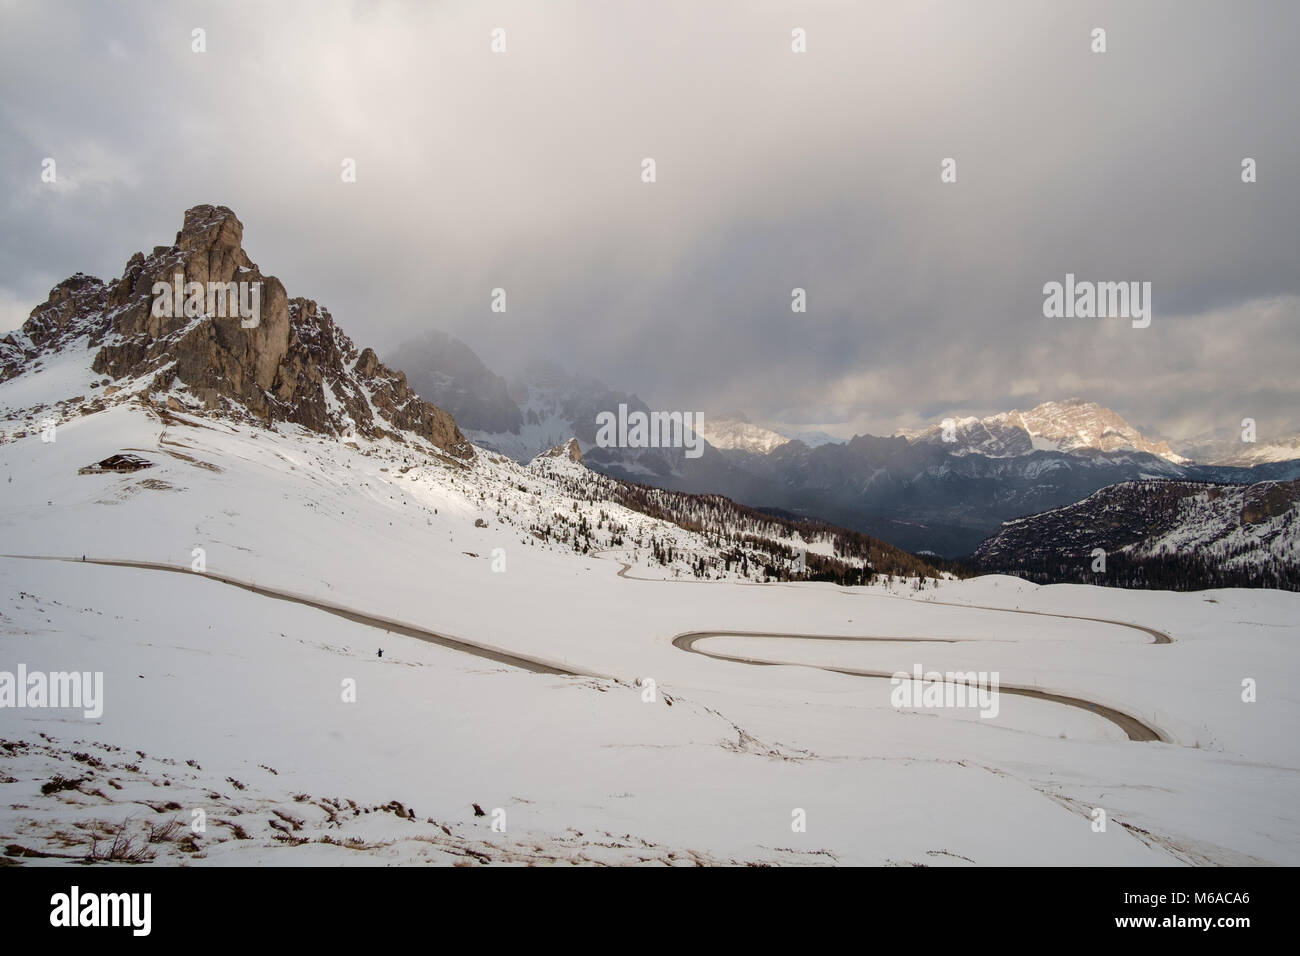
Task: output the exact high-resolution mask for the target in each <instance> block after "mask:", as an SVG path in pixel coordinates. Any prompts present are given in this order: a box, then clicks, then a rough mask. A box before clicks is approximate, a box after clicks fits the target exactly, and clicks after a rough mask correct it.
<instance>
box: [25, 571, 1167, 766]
mask: <svg viewBox="0 0 1300 956" xmlns="http://www.w3.org/2000/svg"><path fill="white" fill-rule="evenodd" d="M0 558H11V559H16V560H24V561H61V562H66V563H70V564H98V565H107V566H110V567H123V568H136V569H139V570H145V571H167V572H171V573H173V574H185V575H189V576H191V577H193V576H197V577H200V578H205V579H207V580H210V581H216V582H219V583H221V584H227V585H230V586H232V587H237V588H241V589H243V590H245V591H251V592H252V593H254V594H259V595H261V596H263V597H268V598H272V599H274V600H278V601H288V602H290V603H292V604H300V605H303V606H305V607H311V608H315V609H317V610H320V611H324V612H326V613H327V614H333V615H336V616H337V617H341V618H344V619H345V620H349V621H353V622H354V623H357V624H363V625H366V626H368V627H374V628H380V629H383V630H385V631H390V632H392V633H395V634H401V635H404V636H406V637H413V638H415V639H416V640H421V641H427V642H428V643H430V644H437V645H439V646H440V647H446V648H449V649H451V650H455V651H460V652H461V653H465V654H471V655H473V656H475V657H479V658H482V659H484V660H489V661H493V662H495V663H499V664H506V665H509V666H511V667H518V668H520V669H522V670H526V671H530V672H532V673H535V674H557V675H563V676H569V677H607V676H608V675H603V674H596V673H594V672H591V671H586V670H582V669H579V668H575V667H573V666H572V665H569V664H564V663H560V662H557V661H551V660H546V659H544V658H539V657H530V656H526V655H523V654H516V653H513V652H511V651H506V650H503V649H501V648H495V647H491V646H488V645H485V644H479V643H477V642H474V641H468V640H465V639H464V638H460V637H453V636H450V635H447V634H441V633H439V632H437V631H431V630H429V629H427V628H422V627H417V626H416V625H413V624H408V623H405V622H403V621H397V620H394V619H392V618H388V617H383V616H380V615H376V614H368V613H366V612H364V611H358V610H355V609H353V608H348V607H343V606H342V605H338V604H332V603H329V602H327V601H320V600H317V599H315V598H312V597H309V596H307V595H304V594H297V593H294V592H292V591H283V590H280V589H278V588H269V587H266V586H264V585H260V584H254V583H252V582H251V581H241V580H239V579H238V578H232V577H229V576H227V575H223V574H218V573H216V572H213V571H193V570H191V569H190V568H188V567H181V566H177V565H172V564H161V563H156V562H150V561H131V560H126V559H120V558H91V557H84V558H76V557H64V556H58V555H37V554H3V555H0ZM619 564H620V565H621V568H620V570H619V572H618V576H619V577H622V578H627V574H628V572H629V571H630V570H631V568H632V566H631V565H630V564H627V563H625V562H619ZM627 579H628V580H634V581H643V580H649V581H656V579H646V578H627ZM683 583H684V582H683ZM760 586H761V585H760ZM898 600H907V599H906V598H899V599H898ZM924 603H926V604H937V605H941V606H946V607H960V608H974V609H977V610H984V611H999V612H1003V613H1007V614H1035V615H1039V616H1042V617H1053V618H1063V619H1068V620H1076V621H1093V622H1096V623H1099V624H1110V625H1114V626H1117V627H1126V628H1131V629H1133V630H1136V631H1140V632H1142V633H1144V634H1147V635H1150V636H1151V638H1152V643H1154V644H1169V643H1172V640H1173V639H1172V638H1171V637H1170V636H1169V635H1168V634H1166V633H1164V632H1163V631H1158V630H1156V629H1155V628H1151V627H1146V626H1144V625H1141V624H1134V623H1131V622H1129V621H1117V620H1111V619H1108V618H1096V617H1085V616H1082V615H1077V614H1053V613H1050V612H1048V611H1028V610H1020V609H1018V608H1002V607H991V606H986V605H976V604H961V603H957V602H949V601H926V602H924ZM712 637H761V638H777V639H781V640H794V641H809V640H814V641H875V642H882V643H895V644H896V643H928V644H954V643H960V642H961V640H962V639H960V638H925V637H871V636H862V635H824V634H774V633H767V632H753V631H722V630H712V631H687V632H686V633H683V634H678V635H677V636H676V637H674V638H673V639H672V645H673V646H674V647H676V648H678V649H679V650H682V651H686V652H687V653H690V654H700V655H702V656H704V657H711V658H713V659H715V660H722V661H729V662H731V663H736V664H751V665H757V666H764V667H779V666H783V665H784V666H802V667H815V668H817V669H818V670H824V671H831V672H833V673H837V674H846V675H849V676H852V677H863V678H870V679H875V680H889V679H890V678H892V677H893V672H887V671H870V670H857V669H853V668H844V667H827V666H821V665H816V664H800V665H790V664H788V663H787V662H782V661H766V660H758V659H755V658H749V657H740V656H736V655H732V654H721V653H717V652H713V651H709V650H705V649H703V648H700V647H697V646H696V645H697V644H698V643H699V642H700V641H703V640H705V639H707V638H712ZM998 689H999V691H1001V692H1002V693H1006V694H1012V695H1015V696H1019V697H1030V698H1035V699H1038V700H1046V701H1051V702H1053V703H1057V704H1062V705H1064V706H1067V707H1075V708H1078V709H1081V710H1086V711H1088V712H1089V713H1092V714H1096V715H1097V716H1098V717H1102V718H1104V719H1106V720H1109V721H1110V722H1111V723H1113V724H1115V725H1116V726H1117V727H1119V728H1120V729H1121V730H1123V731H1124V733H1125V734H1126V735H1127V736H1128V738H1129V739H1130V740H1135V741H1143V742H1146V741H1162V742H1169V738H1168V737H1167V736H1166V735H1165V734H1164V733H1162V732H1161V731H1160V730H1159V729H1158V728H1156V727H1153V726H1151V725H1150V724H1146V723H1144V722H1142V721H1140V720H1138V719H1137V718H1136V717H1133V716H1131V715H1129V714H1126V713H1123V712H1122V711H1119V710H1116V709H1115V708H1113V707H1107V706H1106V705H1104V704H1098V703H1094V702H1093V701H1089V700H1085V699H1083V698H1081V697H1074V696H1071V695H1068V694H1059V693H1054V692H1051V691H1045V690H1041V689H1038V688H1033V687H1014V686H1011V687H1009V686H1006V685H1002V686H1000V687H999V688H998Z"/></svg>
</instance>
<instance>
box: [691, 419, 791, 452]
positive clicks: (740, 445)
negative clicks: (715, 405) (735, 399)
mask: <svg viewBox="0 0 1300 956" xmlns="http://www.w3.org/2000/svg"><path fill="white" fill-rule="evenodd" d="M699 432H700V434H701V435H703V436H704V438H705V439H706V440H707V441H708V443H709V444H710V445H712V446H713V447H714V448H724V449H727V450H729V451H747V452H750V453H751V454H755V455H766V454H768V453H769V452H771V451H773V450H774V449H777V448H780V447H781V446H782V445H784V444H785V443H786V442H788V441H789V440H790V439H789V438H787V437H786V436H785V435H782V434H781V433H779V432H775V431H773V430H772V429H770V428H764V427H763V426H762V425H754V424H752V423H751V422H750V421H749V419H748V418H747V417H746V416H744V415H743V414H740V413H737V412H732V413H728V414H726V415H723V416H720V417H715V418H709V417H708V416H707V415H706V416H705V417H704V424H703V425H701V426H700V428H699Z"/></svg>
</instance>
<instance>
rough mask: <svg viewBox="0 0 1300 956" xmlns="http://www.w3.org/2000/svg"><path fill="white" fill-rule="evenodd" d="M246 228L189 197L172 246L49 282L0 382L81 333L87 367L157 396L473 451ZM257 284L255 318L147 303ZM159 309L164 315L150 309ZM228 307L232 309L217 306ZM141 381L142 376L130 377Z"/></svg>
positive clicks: (3, 346) (0, 344) (4, 352)
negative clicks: (185, 288) (99, 274)
mask: <svg viewBox="0 0 1300 956" xmlns="http://www.w3.org/2000/svg"><path fill="white" fill-rule="evenodd" d="M243 235H244V227H243V224H242V223H240V221H239V219H238V218H237V217H236V216H235V214H234V212H232V211H231V210H230V209H228V208H227V207H225V206H207V205H205V206H195V207H194V208H193V209H190V210H188V211H187V212H186V213H185V220H184V224H183V225H182V227H181V230H180V231H179V232H178V233H177V234H176V240H175V242H174V243H172V245H170V246H157V247H155V248H154V249H153V251H152V252H151V253H150V254H149V255H148V256H146V255H145V254H144V253H139V252H137V253H136V254H135V255H133V256H132V257H131V258H130V260H129V261H128V262H127V264H126V268H125V270H124V271H123V274H122V277H121V278H120V279H117V280H115V281H113V282H111V283H107V284H105V283H103V282H101V281H100V280H99V279H96V278H94V277H92V276H85V275H82V274H80V273H78V274H77V275H75V276H73V277H72V278H70V279H67V280H65V281H64V282H62V283H60V284H59V285H58V286H56V287H55V288H54V290H53V291H52V292H51V293H50V298H49V300H48V301H46V302H45V303H44V304H42V305H40V306H37V307H36V309H34V310H33V311H32V314H31V316H30V317H29V318H28V320H27V322H26V323H25V324H24V325H23V327H22V329H21V330H19V331H18V332H17V333H13V334H11V335H9V336H6V337H5V338H4V339H3V340H0V381H3V380H5V379H6V378H11V377H13V376H14V375H17V374H20V373H21V372H22V371H23V370H24V369H25V368H28V367H30V366H31V364H32V363H33V362H34V361H37V360H39V358H40V357H41V356H42V355H44V354H46V353H48V352H50V351H52V350H55V349H60V348H63V347H66V346H67V345H70V344H72V343H73V342H75V341H76V340H78V339H79V338H80V337H81V336H86V337H87V343H88V345H89V346H90V347H91V348H92V349H93V348H96V347H97V349H98V350H97V351H96V352H95V354H94V357H93V359H92V365H91V367H92V369H93V371H94V372H95V373H97V374H102V375H105V376H106V377H107V378H109V379H112V380H114V381H115V382H117V383H118V384H125V383H130V384H131V390H132V391H133V392H140V391H143V392H146V393H148V394H149V396H150V397H151V399H154V398H155V397H157V393H165V394H166V396H167V397H166V398H162V400H161V403H162V404H170V405H171V407H173V408H175V407H177V405H180V406H181V407H194V408H203V409H206V410H208V411H219V412H226V413H232V414H247V415H250V416H252V417H254V418H256V419H258V420H260V421H262V422H263V423H265V424H268V425H269V424H271V423H272V422H292V423H294V424H297V425H301V426H302V427H304V428H307V429H310V430H312V431H317V432H322V433H325V434H330V435H338V436H341V435H348V434H358V435H362V436H365V437H371V438H373V437H379V436H382V435H389V436H391V437H395V438H398V439H401V435H400V434H398V433H399V432H403V431H409V432H413V433H415V434H416V435H419V436H420V437H422V438H424V439H426V440H428V441H429V442H431V443H432V444H434V445H436V446H438V447H439V448H441V449H442V450H443V451H445V452H446V453H448V454H450V455H454V456H456V457H460V458H471V457H473V449H472V447H471V446H470V444H469V442H468V441H466V440H465V437H464V436H463V435H462V434H461V432H460V430H459V429H458V428H457V426H456V423H455V421H454V420H453V419H452V417H451V416H450V415H448V414H447V413H446V412H444V411H442V410H441V409H439V408H438V407H436V406H434V405H431V404H429V403H428V402H425V401H424V400H422V399H421V398H420V397H419V396H418V395H416V394H415V392H413V391H412V390H411V389H410V388H409V386H408V385H407V381H406V376H405V375H403V374H402V373H401V372H399V371H394V370H392V369H389V368H388V367H387V366H385V365H384V364H383V363H382V362H380V361H379V358H378V356H377V355H375V353H374V352H373V351H372V350H371V349H364V350H358V349H357V347H356V346H355V345H354V344H353V342H352V340H351V339H350V338H348V336H347V335H345V334H344V333H343V331H342V330H341V329H339V328H338V326H336V325H335V324H334V321H333V319H332V318H331V316H330V314H329V312H328V310H326V309H324V308H322V307H320V306H319V305H317V304H316V303H315V302H313V301H312V300H310V299H303V298H295V299H292V300H291V299H289V297H288V296H287V294H286V293H285V290H284V286H283V285H282V284H281V282H280V280H279V279H277V278H275V277H274V276H266V275H263V274H262V272H261V270H260V269H259V268H258V267H257V264H256V263H254V262H253V261H252V260H251V259H249V257H248V255H247V254H246V253H245V252H244V249H243ZM177 276H179V277H180V280H179V281H180V282H181V283H191V282H197V283H200V284H201V285H202V286H203V287H204V288H205V289H207V288H210V287H211V285H212V284H221V285H222V286H223V287H224V286H225V285H226V284H228V283H236V284H238V283H249V284H250V286H252V285H253V284H256V286H257V289H258V293H259V298H258V303H259V310H258V315H257V321H256V323H255V324H251V323H246V322H245V321H244V320H243V319H244V317H243V316H241V315H240V314H239V313H238V311H237V310H236V309H235V308H229V309H221V308H213V300H212V299H207V300H206V302H205V309H204V310H203V312H201V313H200V314H197V315H186V314H185V309H184V308H183V304H182V303H180V302H177V303H175V307H174V308H172V309H170V310H155V308H154V304H155V298H156V296H155V294H154V287H155V284H156V283H165V284H168V285H169V286H170V285H172V284H174V283H175V282H176V281H177V279H176V277H177ZM158 311H162V312H164V313H166V312H168V311H170V314H161V315H160V314H155V313H156V312H158ZM223 313H229V314H223ZM137 383H138V384H137Z"/></svg>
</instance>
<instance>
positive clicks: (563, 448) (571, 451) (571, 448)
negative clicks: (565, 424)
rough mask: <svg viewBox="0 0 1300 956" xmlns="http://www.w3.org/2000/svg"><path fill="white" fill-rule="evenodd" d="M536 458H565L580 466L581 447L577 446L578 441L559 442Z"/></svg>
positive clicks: (571, 439)
mask: <svg viewBox="0 0 1300 956" xmlns="http://www.w3.org/2000/svg"><path fill="white" fill-rule="evenodd" d="M537 457H538V458H567V459H568V460H569V461H576V462H578V463H579V464H581V463H582V446H581V445H579V444H578V439H576V438H570V439H569V440H568V441H566V442H561V443H560V444H558V445H556V446H555V447H554V448H550V449H548V450H546V451H544V452H542V453H541V454H540V455H538V456H537Z"/></svg>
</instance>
